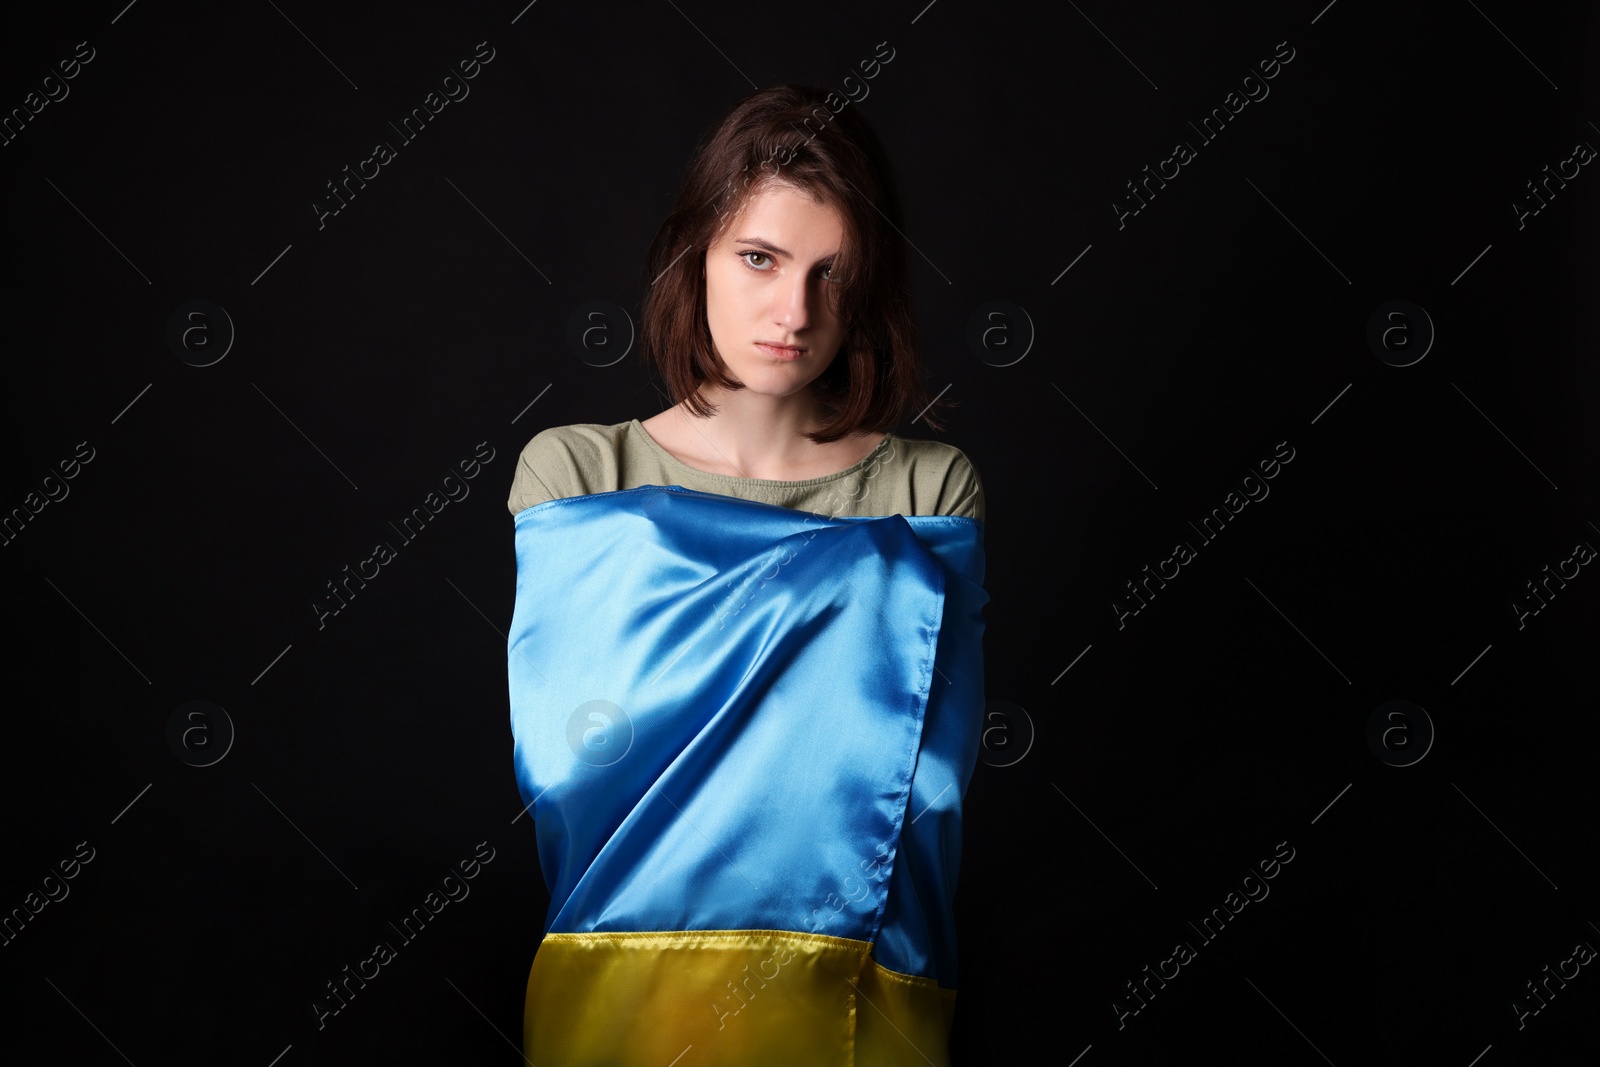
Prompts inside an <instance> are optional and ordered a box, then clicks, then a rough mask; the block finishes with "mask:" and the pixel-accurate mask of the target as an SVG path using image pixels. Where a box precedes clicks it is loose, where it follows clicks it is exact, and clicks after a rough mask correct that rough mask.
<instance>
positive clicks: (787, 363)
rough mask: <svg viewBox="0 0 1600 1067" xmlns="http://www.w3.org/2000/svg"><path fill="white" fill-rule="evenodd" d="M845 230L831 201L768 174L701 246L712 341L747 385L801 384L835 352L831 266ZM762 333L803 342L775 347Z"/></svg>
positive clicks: (772, 389) (778, 387) (782, 392)
mask: <svg viewBox="0 0 1600 1067" xmlns="http://www.w3.org/2000/svg"><path fill="white" fill-rule="evenodd" d="M843 239H844V223H843V221H842V220H841V219H840V217H839V213H838V212H837V211H835V210H834V209H833V208H832V207H828V206H825V205H822V204H819V203H817V202H816V201H815V200H813V199H812V198H811V196H810V194H809V193H805V192H801V191H799V190H797V189H796V188H794V187H793V186H789V185H782V184H776V183H771V182H769V183H768V184H767V185H766V186H765V187H763V188H762V189H761V190H760V191H759V192H756V193H754V194H753V195H752V196H751V198H750V200H749V201H747V202H746V204H745V207H744V209H743V211H741V212H740V214H739V215H737V216H736V217H735V218H734V220H733V222H732V224H731V225H729V226H728V228H727V229H726V230H724V231H723V234H722V236H721V237H719V238H717V240H716V242H715V243H713V244H712V245H711V247H710V248H709V249H707V250H706V263H705V278H706V319H707V323H708V325H709V326H710V328H711V341H712V344H713V345H714V347H715V350H716V353H717V355H719V356H720V357H722V361H723V363H724V365H726V367H727V369H728V373H729V374H730V375H731V376H732V377H733V379H734V380H735V381H739V382H742V383H743V384H744V386H745V388H746V389H749V390H752V391H754V392H757V393H765V394H767V395H769V396H788V395H790V394H791V393H796V392H799V391H800V390H802V389H805V388H806V387H808V386H809V385H810V384H811V383H812V382H813V381H815V380H816V379H817V377H818V376H820V375H821V374H822V372H823V371H825V370H827V369H828V366H829V364H831V363H832V362H833V359H834V357H835V356H836V355H838V353H839V345H840V343H841V341H842V340H843V336H844V331H843V329H842V327H841V326H840V323H839V319H838V316H837V315H836V314H835V309H834V301H833V299H832V298H831V297H830V294H829V288H830V287H831V286H832V284H833V283H832V282H830V281H829V280H828V272H829V264H830V263H831V262H832V260H833V257H835V256H836V255H837V254H838V252H839V245H840V242H841V241H842V240H843ZM763 342H767V343H770V344H773V345H778V346H798V347H799V348H800V349H801V351H800V352H799V354H798V355H796V354H795V353H794V352H793V351H783V350H779V351H774V350H772V349H770V348H765V347H762V343H763Z"/></svg>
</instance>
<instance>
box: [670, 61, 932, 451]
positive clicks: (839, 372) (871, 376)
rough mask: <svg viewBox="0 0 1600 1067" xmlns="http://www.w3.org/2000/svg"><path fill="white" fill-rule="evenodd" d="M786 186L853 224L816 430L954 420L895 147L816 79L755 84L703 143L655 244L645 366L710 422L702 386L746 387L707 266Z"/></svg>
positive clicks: (836, 291) (839, 275)
mask: <svg viewBox="0 0 1600 1067" xmlns="http://www.w3.org/2000/svg"><path fill="white" fill-rule="evenodd" d="M830 99H833V100H838V101H840V105H839V106H840V110H839V111H837V112H835V111H832V110H831V109H830V108H829V107H828V106H827V102H828V101H829V100H830ZM773 182H778V183H785V184H788V185H791V186H794V187H796V188H799V189H802V190H804V191H806V192H809V193H810V194H811V195H812V196H813V197H815V198H816V199H818V200H819V201H821V202H822V203H825V204H828V205H829V206H831V207H833V208H834V209H835V210H837V211H838V212H839V214H840V216H841V218H842V221H843V223H844V240H843V242H842V244H841V247H840V249H839V255H838V256H837V258H836V259H835V260H834V263H833V269H832V271H831V277H832V279H833V285H832V286H831V287H830V289H829V292H830V296H831V297H833V298H834V299H836V301H837V304H836V306H837V310H838V314H839V318H840V323H841V325H842V326H843V327H844V338H843V340H842V341H841V342H840V346H839V354H838V356H836V357H835V358H834V360H833V363H832V364H831V365H830V366H829V367H828V369H827V370H826V371H824V372H823V373H822V374H821V375H820V376H818V378H817V380H816V381H815V382H813V383H812V388H813V389H814V391H815V392H816V395H817V397H818V399H819V400H820V401H821V404H822V410H823V412H824V419H825V421H824V422H823V425H822V427H821V428H820V429H819V430H816V431H814V432H812V433H808V434H807V435H806V436H807V437H809V438H810V439H811V440H813V441H815V442H817V443H818V444H825V443H827V442H830V441H837V440H839V439H840V438H843V437H847V436H849V435H851V434H856V433H869V432H874V431H880V430H892V429H893V428H894V427H895V426H896V425H897V424H898V423H899V422H900V420H901V419H902V418H904V417H905V415H906V414H907V413H908V412H917V411H923V412H924V414H923V420H924V421H925V422H927V423H928V425H929V426H931V427H933V428H934V429H936V430H940V429H943V428H944V427H943V425H942V424H941V423H940V422H938V421H937V420H936V419H935V417H934V416H933V414H932V409H933V408H934V407H935V406H941V407H943V406H949V405H950V404H951V403H952V402H951V401H946V400H937V399H935V398H933V397H931V396H930V394H929V392H928V390H927V388H926V386H925V385H924V384H923V382H922V377H921V374H920V373H919V371H918V367H917V328H916V321H915V319H914V318H913V315H912V308H911V281H910V275H909V271H908V265H907V257H906V244H905V238H904V236H903V235H902V232H901V231H902V229H903V224H902V219H901V212H900V196H899V194H898V191H897V188H896V185H895V179H894V174H893V171H892V170H891V168H890V166H889V160H888V156H887V155H886V154H885V153H884V151H883V146H882V145H881V144H880V143H879V141H878V138H877V135H876V134H875V133H874V132H873V131H872V128H871V127H870V126H868V125H867V122H866V120H865V119H864V118H862V117H861V116H860V114H859V113H858V112H856V111H854V110H852V109H850V108H849V107H848V101H845V100H844V98H842V97H838V96H836V95H835V94H832V93H829V92H826V91H825V90H822V89H818V88H814V87H812V86H805V85H775V86H770V87H768V88H765V89H758V90H756V91H754V92H752V93H750V94H748V95H747V96H745V97H744V98H743V99H742V100H740V101H739V102H738V103H737V104H735V105H734V106H733V108H732V110H730V111H729V112H728V113H727V115H725V116H724V117H723V119H722V121H720V122H718V123H717V124H716V126H715V127H714V128H713V129H712V130H711V131H710V132H709V133H708V134H706V136H705V137H704V138H703V139H702V140H701V141H700V144H699V146H698V147H696V149H695V151H694V155H693V157H692V158H691V159H690V161H689V165H688V168H687V171H686V173H685V174H684V178H683V183H682V185H681V186H680V187H679V189H678V199H677V203H676V204H675V205H674V206H673V209H672V212H671V213H670V214H669V215H668V216H667V217H666V220H665V221H663V222H662V224H661V228H660V229H659V230H658V231H657V232H656V236H655V239H654V240H653V241H652V242H651V244H650V252H649V257H648V275H647V277H648V285H647V287H646V290H645V297H644V306H643V308H642V310H641V314H640V322H639V350H640V356H641V358H642V359H643V360H644V361H645V365H646V366H647V367H654V368H655V369H657V370H659V371H660V373H661V376H662V377H663V378H664V379H665V380H666V384H667V388H668V389H669V390H670V391H671V393H672V398H673V402H674V403H678V402H685V403H686V404H687V406H688V408H689V410H690V411H692V412H693V413H694V414H695V415H697V416H699V417H701V418H705V417H707V416H709V415H711V414H712V413H713V412H714V410H715V408H714V406H713V405H711V404H710V403H709V402H708V401H706V400H705V399H704V398H703V397H702V396H700V395H699V393H698V392H697V390H698V388H699V386H700V384H701V383H703V382H706V381H710V382H712V383H714V384H716V385H719V386H722V387H723V388H725V389H738V388H743V386H742V385H741V384H740V383H738V382H736V381H734V380H733V379H732V378H730V377H729V376H728V373H727V368H726V365H725V364H723V362H722V360H721V359H720V358H718V356H717V355H716V351H715V349H714V348H713V347H712V342H711V329H710V326H709V325H708V323H707V319H706V283H705V273H704V268H703V266H702V265H703V264H704V262H705V256H706V250H707V249H708V248H709V247H710V246H711V244H712V243H713V242H714V241H715V240H716V239H717V237H718V236H720V235H721V234H722V233H723V231H724V230H726V228H727V226H728V225H729V224H730V223H731V222H732V220H733V219H734V218H735V217H736V216H737V215H738V214H739V212H740V210H741V209H742V208H743V207H744V205H745V204H746V203H747V202H748V201H749V199H750V197H751V196H752V195H753V194H754V193H756V192H758V191H760V190H761V189H763V188H765V187H766V186H767V185H768V184H770V183H773ZM690 251H693V252H694V254H693V255H689V254H687V253H689V252H690Z"/></svg>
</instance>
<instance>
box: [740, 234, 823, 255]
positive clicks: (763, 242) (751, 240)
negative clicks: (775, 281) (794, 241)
mask: <svg viewBox="0 0 1600 1067" xmlns="http://www.w3.org/2000/svg"><path fill="white" fill-rule="evenodd" d="M734 243H735V244H741V245H755V246H756V247H757V248H760V249H762V250H763V251H766V252H771V253H772V254H773V255H775V256H783V257H784V258H785V259H792V258H794V253H792V252H788V251H785V250H784V249H782V248H779V247H778V246H777V245H775V244H773V243H772V242H771V241H769V240H767V239H766V238H764V237H736V238H734ZM838 254H839V253H838V252H829V253H828V254H827V255H825V256H823V257H822V258H823V259H833V258H834V257H835V256H837V255H838Z"/></svg>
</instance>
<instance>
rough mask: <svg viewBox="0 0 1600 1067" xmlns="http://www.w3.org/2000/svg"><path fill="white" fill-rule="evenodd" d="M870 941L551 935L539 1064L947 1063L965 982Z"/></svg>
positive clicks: (538, 988)
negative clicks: (927, 972) (924, 973)
mask: <svg viewBox="0 0 1600 1067" xmlns="http://www.w3.org/2000/svg"><path fill="white" fill-rule="evenodd" d="M870 950H871V945H869V944H868V943H866V942H864V941H855V940H851V939H849V938H843V937H830V936H827V935H824V934H804V933H795V932H791V931H786V930H692V931H668V932H649V933H589V934H571V933H555V934H548V935H546V937H545V939H544V941H543V943H542V944H541V945H540V946H539V951H538V953H537V954H536V955H535V956H534V960H533V969H532V971H531V972H530V973H529V975H528V992H527V1006H526V1007H527V1010H526V1013H525V1015H524V1026H525V1033H524V1053H525V1054H526V1056H527V1058H528V1059H529V1060H531V1061H532V1062H533V1064H534V1067H585V1065H591V1064H593V1065H600V1064H605V1065H607V1067H633V1065H638V1067H669V1065H670V1067H709V1065H713V1064H728V1065H739V1067H745V1065H750V1064H762V1065H764V1067H791V1065H792V1067H878V1065H888V1064H931V1065H932V1067H947V1065H948V1064H949V1062H950V1060H949V1052H948V1041H949V1033H950V1024H951V1021H952V1019H953V1017H954V1011H955V996H956V993H955V990H953V989H941V988H940V987H939V985H938V983H937V982H935V981H934V980H933V979H931V978H917V977H914V976H912V975H907V974H901V973H899V972H896V971H891V970H887V969H886V968H883V967H880V966H879V965H878V964H877V963H876V962H875V961H873V960H872V959H871V958H870V956H869V955H868V953H869V951H870Z"/></svg>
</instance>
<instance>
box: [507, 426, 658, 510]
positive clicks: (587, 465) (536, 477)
mask: <svg viewBox="0 0 1600 1067" xmlns="http://www.w3.org/2000/svg"><path fill="white" fill-rule="evenodd" d="M628 426H629V423H626V422H621V423H616V424H614V425H605V424H602V423H596V422H577V423H571V424H568V425H565V426H547V427H545V428H544V429H543V430H540V431H539V432H538V433H536V434H534V435H533V438H532V440H530V441H529V442H528V443H527V444H526V445H524V446H523V447H522V453H521V454H520V455H519V456H518V457H517V467H516V473H515V475H514V476H513V477H512V480H511V496H510V498H509V499H508V500H507V501H506V506H507V507H508V508H509V509H510V511H511V514H513V515H515V514H517V512H519V511H522V510H524V509H526V508H531V507H533V506H534V505H535V504H542V503H544V502H545V501H546V500H559V499H562V498H564V497H569V496H585V495H587V494H589V493H598V492H604V491H605V487H606V483H607V482H608V481H610V480H615V476H616V469H617V448H618V445H619V443H620V442H621V440H622V437H623V435H624V434H625V433H626V432H627V430H628Z"/></svg>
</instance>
